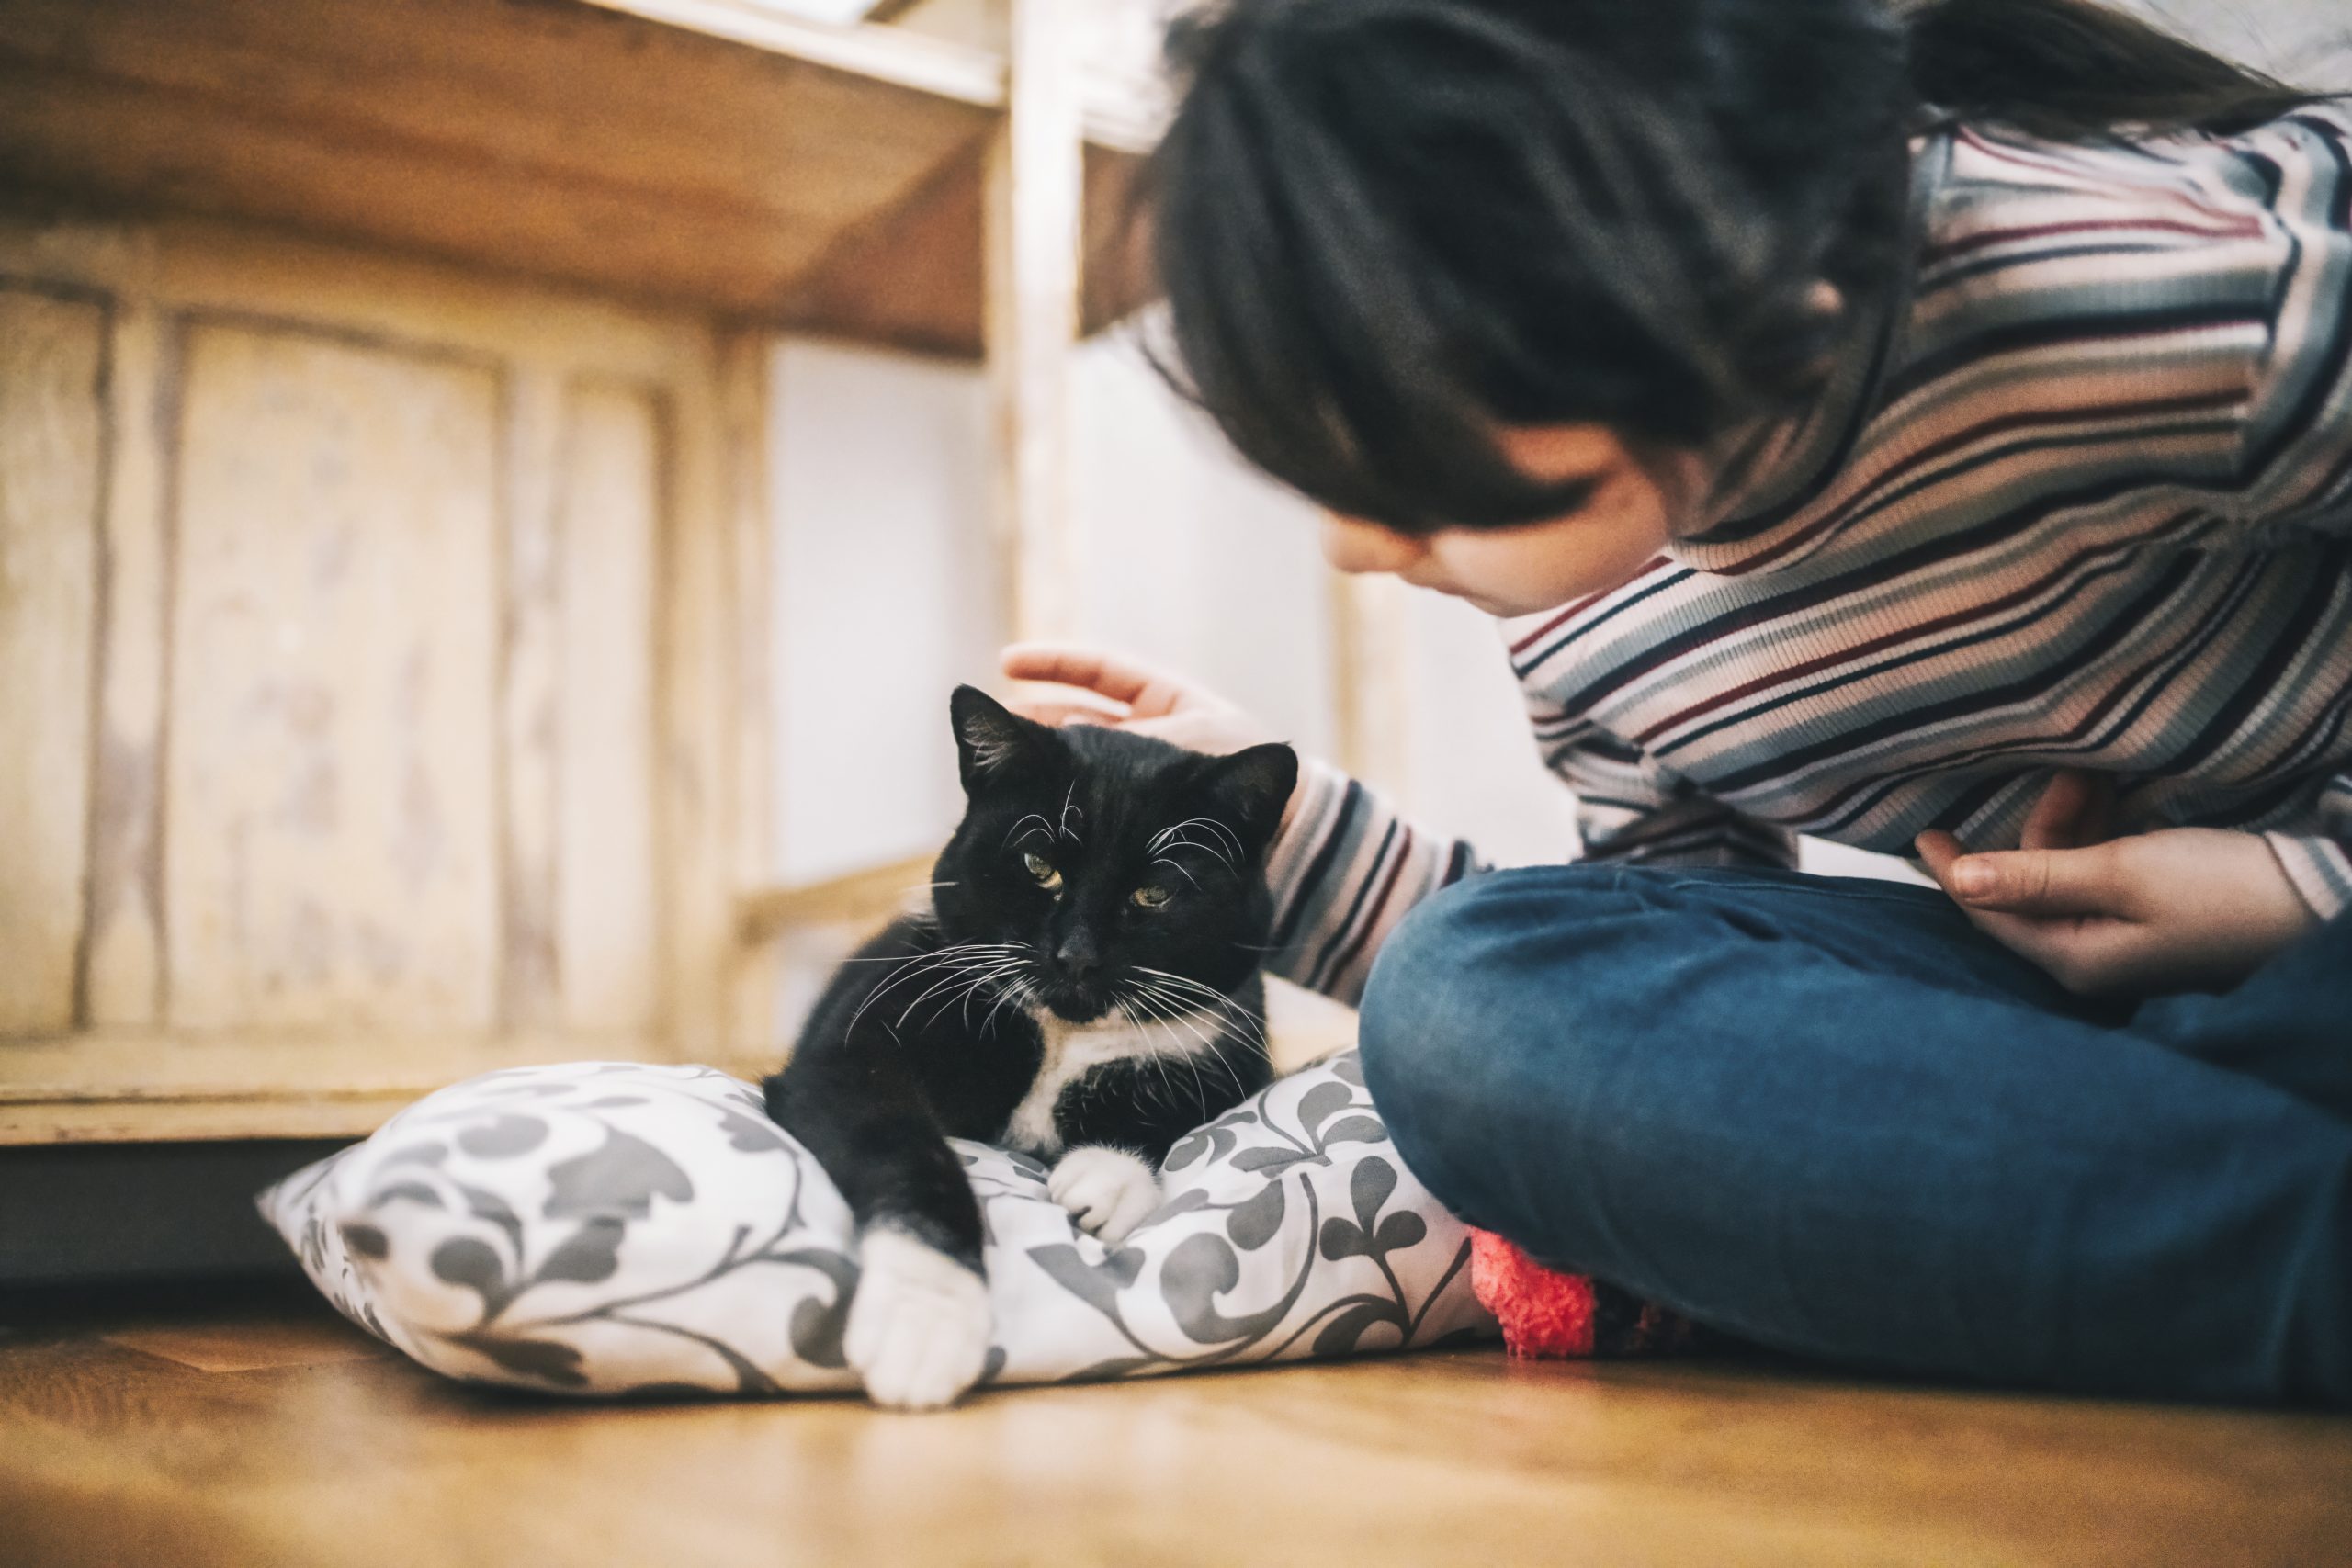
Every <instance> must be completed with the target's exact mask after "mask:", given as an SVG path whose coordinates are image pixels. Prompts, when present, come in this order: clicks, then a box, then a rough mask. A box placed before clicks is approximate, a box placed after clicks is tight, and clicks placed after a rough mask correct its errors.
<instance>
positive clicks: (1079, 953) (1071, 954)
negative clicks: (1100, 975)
mask: <svg viewBox="0 0 2352 1568" xmlns="http://www.w3.org/2000/svg"><path fill="white" fill-rule="evenodd" d="M1054 959H1055V961H1056V962H1057V963H1058V964H1061V966H1062V968H1063V969H1064V970H1065V971H1067V972H1068V973H1069V977H1070V978H1071V979H1073V980H1083V979H1085V978H1086V977H1087V976H1090V975H1091V974H1093V973H1094V971H1096V970H1097V969H1100V968H1102V967H1103V955H1102V954H1101V953H1097V952H1095V951H1094V938H1093V937H1092V936H1091V934H1089V933H1088V932H1086V931H1071V932H1070V933H1069V935H1068V936H1066V937H1064V938H1062V944H1061V946H1059V947H1058V948H1056V949H1055V950H1054Z"/></svg>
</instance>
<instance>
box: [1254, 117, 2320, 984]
mask: <svg viewBox="0 0 2352 1568" xmlns="http://www.w3.org/2000/svg"><path fill="white" fill-rule="evenodd" d="M1914 151H1915V156H1914V160H1913V191H1912V202H1911V222H1912V234H1911V250H1912V253H1913V254H1915V256H1916V258H1917V263H1916V265H1915V266H1914V267H1913V268H1911V269H1910V272H1909V276H1908V277H1907V278H1906V280H1905V285H1904V287H1903V288H1902V289H1901V290H1900V291H1898V292H1897V293H1896V294H1895V295H1894V297H1893V298H1891V299H1888V300H1887V301H1885V302H1884V303H1883V305H1882V307H1881V308H1880V309H1881V313H1880V314H1879V315H1878V316H1877V317H1876V318H1875V319H1872V320H1870V321H1864V322H1862V323H1861V324H1860V327H1859V328H1858V329H1857V339H1856V341H1857V342H1858V344H1860V347H1861V352H1859V353H1856V354H1853V355H1848V356H1846V360H1845V362H1844V364H1843V366H1842V368H1841V369H1840V370H1839V372H1838V375H1837V376H1836V377H1835V378H1833V380H1832V382H1831V383H1830V385H1829V386H1828V387H1827V388H1826V390H1825V392H1824V394H1823V396H1822V397H1821V398H1820V399H1819V400H1817V402H1816V403H1815V406H1814V407H1813V408H1811V409H1809V410H1808V411H1807V412H1805V413H1804V415H1803V416H1802V417H1800V418H1797V419H1793V420H1792V421H1790V422H1788V423H1786V424H1785V425H1783V426H1782V427H1781V429H1779V430H1777V431H1775V432H1773V433H1771V435H1770V441H1769V445H1768V447H1767V449H1765V450H1760V451H1756V452H1751V453H1748V454H1746V455H1745V456H1744V457H1742V458H1741V459H1739V460H1737V461H1736V462H1735V463H1734V464H1733V465H1731V467H1730V468H1729V469H1728V471H1727V475H1726V478H1725V479H1724V481H1723V482H1722V483H1721V484H1719V486H1718V488H1717V491H1716V493H1715V495H1714V497H1713V499H1712V500H1711V501H1710V502H1709V504H1708V505H1707V506H1706V508H1705V509H1704V512H1703V513H1702V515H1703V517H1704V518H1705V520H1706V521H1705V525H1704V526H1703V527H1702V528H1701V529H1700V530H1699V531H1697V532H1694V533H1691V534H1690V535H1687V536H1683V537H1681V538H1679V539H1678V540H1676V541H1675V543H1674V544H1673V545H1672V546H1671V547H1669V549H1668V552H1667V554H1666V555H1665V556H1663V557H1661V558H1658V559H1657V560H1654V561H1652V562H1651V563H1649V565H1647V566H1646V567H1645V568H1644V569H1643V570H1642V571H1641V572H1640V573H1639V574H1637V575H1636V576H1635V577H1634V579H1633V580H1632V581H1628V582H1626V583H1624V584H1623V585H1622V586H1621V587H1618V588H1615V589H1612V590H1611V591H1609V592H1605V593H1601V594H1599V595H1596V596H1594V597H1591V598H1589V599H1583V600H1579V601H1577V603H1574V604H1566V605H1562V606H1560V607H1558V608H1556V609H1554V610H1552V611H1549V612H1547V613H1544V614H1541V615H1526V616H1520V617H1514V618H1510V619H1507V620H1504V621H1501V622H1499V623H1498V626H1499V627H1500V630H1501V634H1502V639H1503V642H1504V645H1505V647H1506V648H1507V649H1508V651H1509V657H1510V665H1511V669H1512V671H1514V672H1515V673H1516V674H1517V676H1518V677H1519V681H1520V684H1521V689H1522V691H1523V693H1524V694H1525V698H1526V703H1527V711H1528V716H1529V718H1530V719H1531V721H1532V725H1533V728H1534V735H1535V740H1536V745H1537V748H1538V750H1539V752H1540V754H1541V756H1542V759H1543V761H1544V765H1545V766H1547V767H1549V768H1550V769H1551V770H1552V771H1553V772H1554V773H1555V774H1557V775H1558V776H1559V777H1560V779H1561V780H1562V781H1563V782H1564V783H1566V784H1567V785H1568V786H1569V787H1570V788H1571V789H1572V790H1573V791H1574V792H1575V793H1576V796H1577V807H1578V823H1579V826H1580V829H1581V831H1582V835H1583V839H1584V853H1585V854H1586V855H1587V856H1588V857H1589V858H1595V859H1600V858H1607V859H1611V860H1617V861H1630V862H1644V863H1668V864H1680V865H1771V866H1788V865H1792V864H1794V863H1795V847H1796V837H1797V835H1798V834H1800V833H1811V834H1816V835H1819V836H1821V837H1823V838H1826V839H1829V840H1836V841H1838V842H1840V843H1845V844H1852V845H1856V846H1859V847H1860V848H1863V849H1870V850H1878V851H1883V852H1892V853H1896V854H1905V855H1907V854H1909V853H1910V852H1911V842H1912V840H1913V839H1914V838H1915V837H1916V836H1917V834H1919V833H1920V832H1922V831H1924V830H1926V829H1930V828H1940V829H1948V830H1950V831H1951V832H1952V833H1955V834H1957V835H1958V836H1959V838H1960V839H1961V840H1962V842H1963V843H1966V844H1967V845H1969V846H1970V847H1971V848H1974V849H1998V848H2007V847H2013V846H2015V845H2016V844H2017V842H2018V837H2019V834H2020V831H2021V829H2022V828H2023V825H2024V821H2025V818H2026V814H2027V811H2028V810H2029V808H2030V807H2031V805H2032V803H2033V801H2034V800H2035V798H2036V797H2037V796H2038V795H2040V794H2041V790H2042V788H2043V787H2044V786H2045V785H2046V784H2048V782H2049V780H2050V777H2051V775H2052V771H2053V770H2055V769H2058V768H2062V767H2066V768H2085V769H2090V770H2093V771H2097V772H2099V773H2106V774H2109V775H2112V777H2113V779H2114V782H2115V784H2116V785H2117V788H2118V792H2119V801H2118V814H2117V824H2118V828H2119V829H2120V830H2121V831H2133V832H2137V831H2147V830H2150V829H2158V828H2164V827H2175V826H2185V825H2204V826H2212V827H2223V828H2233V829H2246V830H2249V831H2259V832H2264V833H2266V834H2267V835H2268V837H2269V840H2270V842H2271V844H2272V845H2273V847H2274V848H2275V849H2276V851H2277V852H2278V857H2279V860H2280V863H2281V864H2282V865H2283V866H2284V867H2285V869H2286V871H2287V873H2288V874H2289V876H2290V878H2291V879H2292V881H2293V882H2294V885H2295V886H2296V887H2297V889H2298V890H2299V891H2300V892H2301V894H2302V896H2303V897H2304V898H2305V899H2306V900H2307V901H2308V902H2309V903H2310V904H2311V906H2312V908H2313V909H2314V910H2315V911H2317V912H2318V913H2319V914H2320V915H2321V916H2322V917H2323V918H2327V917H2332V916H2334V915H2335V914H2336V913H2338V912H2339V911H2340V910H2342V909H2343V908H2345V907H2346V904H2347V903H2352V852H2347V846H2352V724H2348V723H2347V716H2348V715H2352V109H2346V108H2342V107H2328V108H2324V109H2312V110H2308V111H2305V112H2301V113H2298V114H2295V115H2292V116H2290V117H2288V118H2283V119H2280V120H2278V121H2277V122H2275V123H2273V124H2271V125H2268V126H2265V127H2263V128H2261V129H2259V130H2256V131H2253V132H2249V133H2246V134H2243V135H2238V136H2233V137H2229V138H2219V137H2211V136H2203V135H2191V136H2181V137H2168V138H2165V139H2163V140H2161V141H2146V142H2143V143H2140V144H2138V145H2136V146H2131V147H2102V148H2082V147H2072V146H2061V145H2056V144H2052V143H2047V142H2041V141H2033V140H2030V139H2027V138H2024V137H2020V136H2017V135H2012V134H2007V133H2000V134H1996V133H1995V132H1992V131H1989V130H1976V129H1968V128H1956V129H1951V130H1942V131H1939V132H1936V133H1934V134H1932V135H1929V136H1927V137H1923V138H1922V139H1920V140H1919V141H1917V143H1916V144H1915V149H1914ZM1478 863H1479V862H1478V858H1477V856H1476V853H1475V852H1474V851H1473V850H1472V849H1471V847H1470V846H1469V845H1467V844H1465V843H1462V842H1458V841H1453V840H1447V839H1444V838H1442V837H1439V836H1435V835H1431V834H1430V833H1427V832H1424V831H1420V830H1419V829H1415V828H1414V827H1412V826H1411V825H1410V824H1408V822H1406V821H1405V820H1403V819H1402V818H1400V817H1398V816H1397V813H1396V812H1395V811H1393V810H1392V809H1390V808H1389V807H1388V806H1387V805H1386V804H1385V803H1384V802H1383V801H1382V800H1381V799H1379V798H1378V797H1377V796H1376V795H1374V794H1373V793H1372V792H1370V791H1368V790H1366V789H1365V788H1364V787H1363V786H1362V785H1361V784H1356V783H1354V782H1353V781H1351V780H1349V779H1347V778H1346V777H1344V776H1343V775H1341V774H1340V773H1336V772H1335V771H1333V770H1331V769H1329V768H1328V767H1326V766H1323V765H1321V764H1315V765H1313V766H1311V767H1310V769H1309V771H1308V776H1307V783H1306V788H1305V791H1304V793H1303V795H1302V796H1301V800H1300V804H1299V807H1298V809H1297V810H1296V811H1295V814H1294V816H1293V819H1292V822H1291V824H1290V826H1289V827H1288V828H1287V829H1285V830H1284V832H1283V835H1282V837H1281V839H1280V840H1278V841H1277V843H1276V844H1275V846H1274V850H1273V853H1272V859H1271V863H1270V870H1269V875H1270V880H1271V881H1272V885H1273V888H1274V893H1275V899H1276V909H1277V916H1276V919H1277V929H1276V939H1277V942H1278V944H1279V948H1280V951H1279V953H1278V955H1277V958H1278V962H1277V964H1276V965H1275V967H1276V970H1277V972H1278V973H1281V974H1283V975H1285V976H1288V977H1290V978H1292V979H1295V980H1297V981H1299V982H1301V983H1302V984H1305V985H1307V986H1310V987H1314V988H1316V989H1318V990H1321V991H1324V992H1326V993H1328V994H1329V995H1333V996H1336V997H1339V998H1342V999H1346V1000H1352V999H1354V998H1355V997H1356V996H1357V995H1359V994H1360V993H1361V991H1362V989H1363V980H1364V976H1365V975H1366V973H1367V972H1368V971H1369V969H1370V967H1371V964H1372V959H1373V956H1374V953H1376V952H1377V951H1378V949H1379V946H1380V942H1381V940H1382V939H1383V937H1384V936H1385V934H1386V933H1387V932H1388V931H1390V930H1392V929H1393V928H1394V927H1395V925H1396V923H1397V920H1398V919H1401V918H1402V917H1403V915H1404V914H1405V912H1406V911H1407V910H1408V908H1411V906H1412V905H1413V904H1414V903H1415V902H1416V901H1418V900H1419V899H1420V898H1422V897H1426V896H1427V895H1428V894H1430V893H1431V892H1433V891H1434V890H1436V889H1437V888H1439V887H1441V886H1444V885H1445V884H1447V883H1449V882H1453V881H1454V880H1457V879H1458V878H1460V877H1462V876H1463V875H1464V874H1467V873H1469V872H1470V871H1471V870H1473V869H1475V868H1476V866H1477V864H1478Z"/></svg>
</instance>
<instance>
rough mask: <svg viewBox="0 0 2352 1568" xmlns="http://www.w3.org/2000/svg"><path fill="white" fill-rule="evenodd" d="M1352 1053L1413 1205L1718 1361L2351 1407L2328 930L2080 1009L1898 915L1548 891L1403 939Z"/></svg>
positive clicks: (1919, 908) (1439, 907) (2345, 1114)
mask: <svg viewBox="0 0 2352 1568" xmlns="http://www.w3.org/2000/svg"><path fill="white" fill-rule="evenodd" d="M1362 1028H1363V1068H1364V1076H1365V1079H1366V1082H1367V1083H1368V1085H1369V1086H1370V1088H1371V1090H1372V1093H1373V1097H1374V1099H1375V1100H1377V1101H1378V1102H1379V1103H1380V1105H1381V1107H1382V1110H1383V1111H1384V1113H1385V1116H1386V1118H1387V1121H1388V1124H1389V1127H1390V1130H1391V1131H1392V1132H1393V1133H1394V1134H1395V1136H1396V1140H1397V1148H1398V1151H1399V1152H1400V1153H1401V1154H1402V1155H1403V1156H1404V1157H1405V1159H1406V1161H1407V1163H1408V1164H1409V1165H1410V1166H1411V1167H1412V1168H1413V1170H1414V1171H1415V1172H1416V1173H1417V1174H1418V1175H1419V1177H1420V1178H1421V1179H1422V1180H1423V1181H1424V1182H1426V1183H1427V1184H1428V1185H1429V1187H1430V1190H1432V1191H1434V1192H1435V1193H1436V1194H1437V1196H1438V1197H1439V1198H1441V1199H1442V1200H1443V1201H1445V1202H1446V1203H1448V1204H1449V1205H1451V1206H1452V1207H1453V1209H1454V1210H1455V1211H1456V1212H1457V1213H1460V1214H1462V1215H1463V1216H1464V1218H1465V1219H1467V1220H1468V1221H1469V1222H1470V1223H1471V1224H1476V1225H1478V1226H1480V1227H1482V1228H1485V1229H1488V1230H1494V1231H1499V1232H1501V1233H1502V1234H1503V1235H1508V1236H1510V1237H1511V1238H1512V1239H1513V1240H1515V1241H1517V1242H1519V1243H1520V1244H1521V1246H1522V1247H1526V1248H1527V1249H1528V1250H1529V1251H1530V1252H1531V1253H1532V1254H1533V1255H1534V1256H1535V1257H1536V1258H1540V1259H1542V1260H1543V1261H1544V1262H1547V1263H1549V1264H1552V1265H1553V1266H1555V1267H1557V1268H1563V1269H1575V1270H1579V1271H1583V1272H1589V1273H1591V1274H1595V1275H1598V1276H1599V1277H1600V1278H1601V1279H1604V1280H1609V1281H1610V1282H1611V1283H1613V1284H1616V1285H1620V1286H1623V1287H1624V1288H1625V1289H1627V1290H1629V1291H1632V1292H1634V1293H1635V1294H1637V1295H1640V1296H1643V1297H1645V1298H1647V1299H1649V1300H1652V1301H1656V1302H1658V1303H1663V1304H1665V1305H1668V1306H1670V1307H1673V1308H1675V1309H1677V1310H1679V1311H1680V1312H1682V1313H1684V1314H1687V1315H1689V1316H1691V1317H1692V1318H1695V1319H1697V1320H1698V1321H1700V1322H1702V1323H1704V1324H1707V1325H1712V1326H1713V1327H1716V1328H1719V1329H1723V1330H1725V1331H1728V1332H1730V1333H1732V1334H1734V1335H1736V1336H1738V1337H1742V1338H1745V1339H1748V1340H1751V1341H1754V1342H1756V1343H1758V1344H1762V1345H1767V1346H1771V1347H1775V1348H1781V1349H1783V1350H1789V1351H1793V1352H1796V1353H1799V1354H1802V1355H1807V1356H1812V1357H1817V1358H1820V1359H1826V1360H1830V1361H1835V1362H1839V1363H1842V1364H1845V1365H1848V1366H1853V1367H1864V1368H1874V1369H1880V1370H1885V1371H1898V1372H1903V1373H1908V1374H1926V1375H1928V1376H1934V1377H1948V1378H1962V1379H1969V1380H1982V1381H1988V1382H2004V1383H2016V1384H2026V1385H2031V1386H2039V1387H2045V1388H2066V1389H2079V1390H2089V1391H2101V1392H2108V1393H2139V1394H2158V1395H2168V1396H2180V1397H2192V1398H2207V1399H2220V1400H2231V1401H2312V1402H2320V1403H2325V1404H2338V1405H2342V1404H2352V918H2347V919H2338V920H2335V921H2332V922H2330V923H2329V924H2327V925H2325V926H2323V927H2321V928H2319V929H2318V930H2317V931H2314V932H2312V934H2311V935H2309V936H2308V937H2306V938H2304V939H2303V940H2302V941H2301V942H2298V943H2297V944H2295V945H2294V946H2293V947H2291V948H2290V949H2288V950H2287V951H2286V952H2285V953H2281V954H2280V955H2279V956H2278V957H2277V958H2275V959H2274V960H2272V961H2271V962H2270V963H2269V964H2267V965H2266V966H2265V967H2264V968H2263V969H2262V970H2261V971H2260V972H2259V973H2257V974H2256V976H2254V977H2253V978H2251V979H2250V980H2248V981H2246V982H2245V984H2244V985H2242V986H2240V987H2237V988H2236V989H2235V990H2233V991H2232V992H2230V993H2228V994H2226V995H2222V996H2185V997H2175V998H2162V999H2158V1000H2153V1001H2148V1002H2143V1003H2141V1004H2138V1005H2137V1006H2132V1005H2130V1004H2120V1005H2119V1004H2092V1003H2086V1002H2085V1001H2083V1000H2081V999H2080V998H2075V997H2072V996H2070V995H2068V994H2067V993H2066V992H2065V991H2064V990H2063V989H2061V988H2060V987H2058V986H2057V985H2056V984H2055V983H2054V982H2053V981H2052V980H2051V979H2050V978H2049V977H2048V976H2045V975H2043V974H2042V973H2041V971H2040V970H2039V969H2036V968H2035V967H2033V966H2032V965H2031V964H2028V963H2026V962H2025V961H2024V960H2023V959H2020V958H2018V957H2016V956H2015V955H2013V954H2012V953H2009V952H2008V951H2007V949H2005V948H2003V947H2001V946H1999V945H1998V944H1997V943H1996V942H1992V941H1991V940H1990V939H1988V938H1985V937H1984V936H1982V935H1980V934H1979V933H1978V932H1977V931H1975V929H1974V928H1973V927H1972V926H1971V925H1969V923H1968V922H1967V920H1966V919H1964V918H1962V915H1961V914H1960V913H1959V911H1958V910H1957V909H1956V908H1953V906H1952V905H1951V901H1950V900H1948V899H1947V898H1945V897H1943V896H1942V895H1941V894H1939V893H1936V892H1934V891H1932V890H1929V889H1925V888H1917V887H1910V886H1900V885H1895V884H1890V883H1880V882H1863V881H1853V880H1848V879H1844V878H1828V877H1810V876H1801V875H1798V874H1794V873H1775V872H1745V871H1682V870H1669V869H1629V868H1622V867H1612V866H1606V865H1569V866H1546V867H1541V868H1536V869H1532V870H1525V871H1509V872H1499V873H1496V874H1492V875H1487V876H1482V877H1477V878H1474V879H1472V880H1471V881H1469V882H1466V883H1464V884H1462V885H1460V886H1455V887H1453V888H1450V889H1448V890H1446V891H1445V892H1444V893H1442V894H1441V895H1439V896H1438V897H1434V898H1432V899H1430V900H1429V901H1428V902H1427V903H1426V904H1424V905H1423V906H1422V907H1421V908H1418V909H1416V910H1415V911H1413V913H1412V915H1411V916H1410V917H1409V918H1408V919H1406V920H1405V922H1404V923H1403V924H1402V925H1401V926H1400V927H1399V928H1398V929H1397V931H1396V932H1395V933H1394V934H1393V935H1392V936H1391V937H1390V938H1389V941H1388V942H1387V944H1386V945H1385V947H1384V949H1383V950H1382V952H1381V954H1380V958H1379V961H1378V963H1377V964H1376V965H1375V966H1374V970H1373V973H1372V978H1371V983H1370V986H1369V988H1368V989H1367V991H1366V993H1365V995H1364V998H1363V1024H1362Z"/></svg>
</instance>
